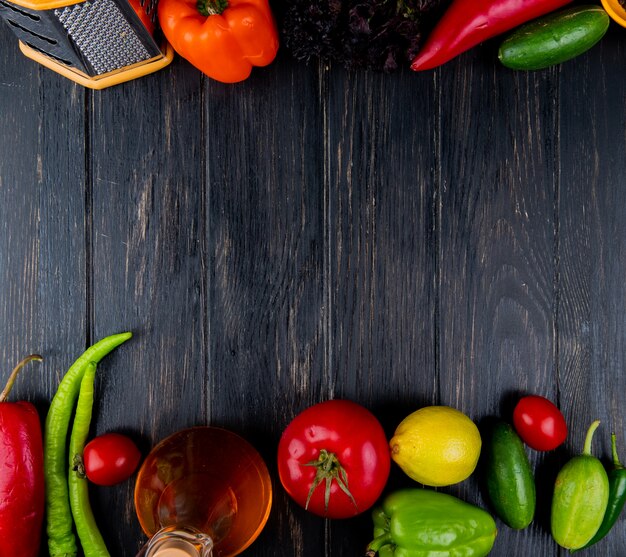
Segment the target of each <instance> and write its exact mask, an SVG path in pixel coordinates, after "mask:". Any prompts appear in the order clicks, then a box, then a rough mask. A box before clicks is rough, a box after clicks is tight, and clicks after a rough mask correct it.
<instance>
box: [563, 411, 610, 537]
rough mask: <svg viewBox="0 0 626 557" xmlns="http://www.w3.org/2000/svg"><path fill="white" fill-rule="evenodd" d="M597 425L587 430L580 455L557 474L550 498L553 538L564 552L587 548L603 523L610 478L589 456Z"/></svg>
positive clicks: (596, 460) (597, 422)
mask: <svg viewBox="0 0 626 557" xmlns="http://www.w3.org/2000/svg"><path fill="white" fill-rule="evenodd" d="M599 425H600V422H599V421H597V420H596V421H595V422H593V423H592V424H591V426H590V427H589V430H588V431H587V436H586V438H585V446H584V450H583V452H582V454H581V455H578V456H575V457H574V458H572V459H571V460H570V461H569V462H568V463H567V464H566V465H565V466H564V467H563V468H562V469H561V471H560V472H559V474H558V475H557V478H556V482H555V486H554V495H553V497H552V514H551V527H552V537H553V538H554V539H555V541H556V542H557V543H558V544H559V545H560V546H562V547H565V548H566V549H580V548H581V547H583V546H584V545H586V544H587V543H588V542H589V540H591V538H593V536H594V535H595V533H596V532H597V531H598V529H599V528H600V524H602V519H603V518H604V513H605V510H606V508H607V504H608V500H609V479H608V477H607V474H606V471H605V470H604V466H602V463H601V462H600V461H599V460H598V459H597V458H596V457H594V456H592V454H591V440H592V438H593V434H594V432H595V431H596V429H597V428H598V426H599Z"/></svg>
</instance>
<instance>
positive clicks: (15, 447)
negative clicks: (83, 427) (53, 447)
mask: <svg viewBox="0 0 626 557" xmlns="http://www.w3.org/2000/svg"><path fill="white" fill-rule="evenodd" d="M41 359H42V358H41V356H38V355H36V354H33V355H31V356H28V357H26V358H24V359H23V360H22V361H21V362H20V363H19V364H17V366H16V367H15V369H14V370H13V372H12V373H11V375H10V377H9V381H8V382H7V385H6V387H5V388H4V390H3V391H2V393H0V557H36V556H37V555H39V543H40V540H41V527H42V522H43V516H44V492H45V489H44V475H43V441H42V435H41V424H40V421H39V415H38V413H37V410H36V409H35V407H34V406H33V405H32V404H31V403H30V402H6V398H7V396H8V394H9V391H10V390H11V387H12V386H13V382H14V381H15V378H16V376H17V373H18V372H19V370H20V369H22V367H24V365H25V364H26V363H28V362H30V361H31V360H38V361H41Z"/></svg>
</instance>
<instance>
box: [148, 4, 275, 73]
mask: <svg viewBox="0 0 626 557" xmlns="http://www.w3.org/2000/svg"><path fill="white" fill-rule="evenodd" d="M157 14H158V18H159V23H160V24H161V28H162V29H163V33H164V34H165V37H166V38H167V40H168V41H169V43H170V44H171V45H172V47H173V48H174V50H175V51H176V52H177V53H178V54H179V55H180V56H182V57H183V58H185V59H186V60H188V61H189V62H190V63H191V64H193V65H194V66H195V67H196V68H198V69H199V70H200V71H201V72H203V73H205V74H206V75H208V76H209V77H212V78H213V79H216V80H217V81H222V82H224V83H236V82H238V81H243V80H244V79H246V78H247V77H248V76H249V75H250V73H251V71H252V67H253V66H267V65H268V64H269V63H271V62H272V61H273V60H274V58H275V57H276V52H277V51H278V31H277V29H276V24H275V22H274V17H273V15H272V11H271V9H270V6H269V3H268V0H159V4H158V11H157Z"/></svg>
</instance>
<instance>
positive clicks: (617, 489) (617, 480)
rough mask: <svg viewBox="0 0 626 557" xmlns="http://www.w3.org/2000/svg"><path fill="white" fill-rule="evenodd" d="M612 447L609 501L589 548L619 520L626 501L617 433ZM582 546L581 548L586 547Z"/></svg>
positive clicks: (625, 476) (613, 435)
mask: <svg viewBox="0 0 626 557" xmlns="http://www.w3.org/2000/svg"><path fill="white" fill-rule="evenodd" d="M611 449H612V452H613V468H612V470H611V471H610V472H609V503H608V505H607V507H606V511H605V512H604V518H603V519H602V524H600V528H598V531H597V532H596V533H595V535H594V536H593V538H591V540H590V541H589V542H588V543H587V544H586V545H585V547H584V548H587V547H589V546H591V545H594V544H595V543H597V542H599V541H600V540H601V539H602V538H604V537H605V536H606V535H607V534H608V533H609V530H611V528H613V526H614V525H615V523H616V522H617V519H618V518H619V515H620V514H621V512H622V509H623V508H624V504H625V503H626V468H625V467H624V466H623V465H622V463H621V462H620V461H619V457H618V455H617V447H616V446H615V433H612V434H611ZM584 548H581V549H584Z"/></svg>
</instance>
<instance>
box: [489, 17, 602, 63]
mask: <svg viewBox="0 0 626 557" xmlns="http://www.w3.org/2000/svg"><path fill="white" fill-rule="evenodd" d="M609 22H610V19H609V16H608V14H607V13H606V12H605V11H604V10H603V9H602V8H601V7H600V6H576V7H573V8H569V9H567V10H563V11H560V12H556V13H552V14H549V15H547V16H544V17H541V18H539V19H536V20H534V21H531V22H530V23H527V24H526V25H523V26H522V27H520V28H518V29H517V30H516V31H514V32H513V34H512V35H511V36H510V37H508V38H507V39H505V41H504V42H503V43H502V44H501V45H500V49H499V51H498V58H499V59H500V62H502V64H503V65H504V66H506V67H507V68H511V69H513V70H540V69H543V68H547V67H549V66H553V65H555V64H560V63H561V62H565V61H566V60H570V59H572V58H575V57H576V56H578V55H580V54H582V53H583V52H586V51H587V50H589V49H590V48H591V47H592V46H593V45H595V44H596V43H597V42H598V41H599V40H600V39H601V38H602V37H604V34H605V33H606V31H607V29H608V28H609Z"/></svg>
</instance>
